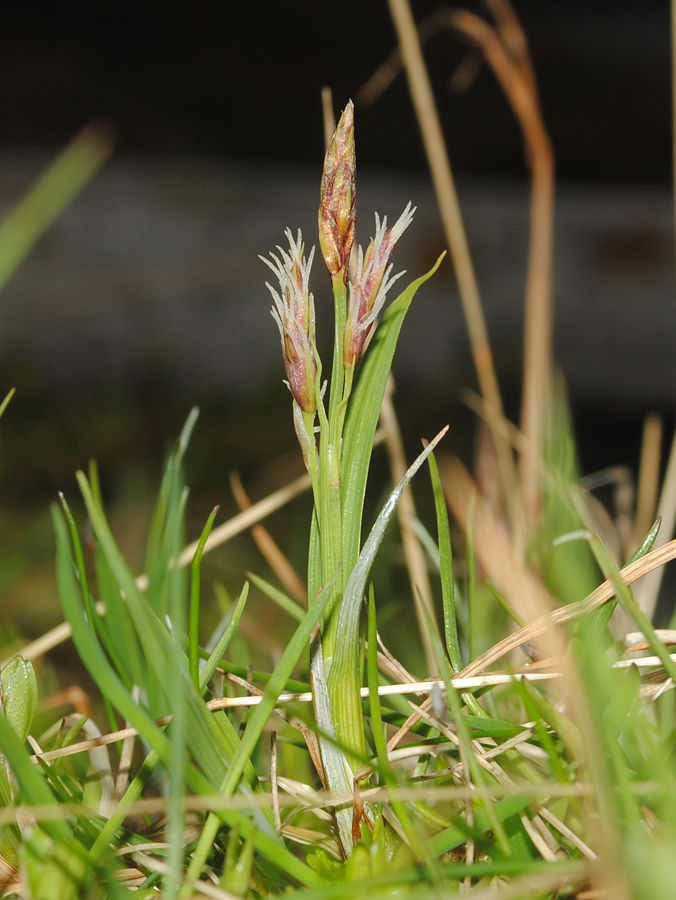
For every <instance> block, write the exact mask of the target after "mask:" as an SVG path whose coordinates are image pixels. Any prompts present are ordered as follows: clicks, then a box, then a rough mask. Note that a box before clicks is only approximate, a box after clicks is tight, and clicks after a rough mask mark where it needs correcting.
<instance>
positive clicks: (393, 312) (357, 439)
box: [341, 253, 445, 573]
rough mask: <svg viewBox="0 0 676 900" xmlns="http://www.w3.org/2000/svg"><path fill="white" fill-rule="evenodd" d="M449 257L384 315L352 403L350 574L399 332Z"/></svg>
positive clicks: (346, 496)
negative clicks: (418, 296)
mask: <svg viewBox="0 0 676 900" xmlns="http://www.w3.org/2000/svg"><path fill="white" fill-rule="evenodd" d="M444 256H445V253H442V255H441V256H440V257H439V259H438V260H437V261H436V263H435V264H434V265H433V266H432V268H431V269H430V270H429V272H427V274H426V275H422V276H421V277H420V278H417V279H416V280H415V281H413V282H411V284H409V286H408V287H407V288H406V290H405V291H403V293H401V294H400V295H399V296H398V297H397V299H396V300H394V302H393V303H391V304H390V306H389V307H388V308H387V310H386V311H385V314H384V315H383V318H382V320H381V322H380V324H379V325H378V328H377V330H376V333H375V335H374V336H373V340H372V341H371V346H370V347H369V349H368V352H367V353H366V356H365V357H364V360H363V362H362V364H361V371H360V373H359V379H358V381H357V384H356V386H355V388H354V390H353V392H352V397H351V398H350V405H349V408H348V412H347V418H346V421H345V430H344V432H343V450H342V453H343V457H342V472H341V478H342V485H341V494H342V496H341V502H342V510H343V566H344V567H345V572H346V573H349V572H351V571H352V568H353V566H354V564H355V563H356V561H357V557H358V556H359V543H360V537H361V521H362V509H363V505H364V494H365V492H366V478H367V475H368V469H369V463H370V461H371V451H372V448H373V437H374V435H375V433H376V427H377V425H378V418H379V416H380V405H381V403H382V399H383V395H384V393H385V386H386V384H387V377H388V375H389V374H390V369H391V367H392V359H393V357H394V351H395V349H396V346H397V340H398V339H399V332H400V330H401V326H402V324H403V321H404V318H405V316H406V313H407V312H408V308H409V306H410V305H411V302H412V300H413V298H414V297H415V295H416V293H417V291H418V288H420V287H421V286H422V285H423V284H424V283H425V282H426V281H427V280H428V278H431V277H432V275H434V273H435V272H436V270H437V269H438V268H439V265H440V263H441V260H442V259H443V258H444Z"/></svg>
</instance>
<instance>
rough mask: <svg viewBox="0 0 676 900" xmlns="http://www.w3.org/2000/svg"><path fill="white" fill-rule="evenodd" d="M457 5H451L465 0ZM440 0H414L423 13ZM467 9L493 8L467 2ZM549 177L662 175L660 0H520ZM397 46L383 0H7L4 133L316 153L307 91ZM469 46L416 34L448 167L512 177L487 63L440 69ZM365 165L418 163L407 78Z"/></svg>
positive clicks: (665, 76) (383, 102)
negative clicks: (101, 122)
mask: <svg viewBox="0 0 676 900" xmlns="http://www.w3.org/2000/svg"><path fill="white" fill-rule="evenodd" d="M460 5H462V4H460ZM448 7H449V4H446V3H443V2H439V0H416V2H415V3H414V4H413V9H414V13H415V16H416V19H417V20H418V21H421V20H423V19H425V18H426V17H428V16H430V15H432V14H433V13H435V12H436V11H438V10H439V9H442V8H448ZM466 7H467V8H469V9H473V10H474V11H476V12H478V13H480V14H485V15H488V13H487V9H486V8H485V7H484V5H483V4H482V3H480V2H472V0H469V2H468V3H467V4H466ZM514 8H515V10H516V12H517V15H518V16H519V18H520V20H521V22H522V25H523V27H524V29H525V32H526V35H527V36H528V39H529V42H530V48H531V53H532V56H533V59H534V63H535V69H536V72H537V76H538V81H539V86H540V92H541V96H542V106H543V109H544V112H545V118H546V121H547V125H548V127H549V129H550V133H551V136H552V139H553V142H554V145H555V148H556V154H557V164H558V173H559V177H560V178H561V179H562V180H569V179H574V180H576V181H593V182H604V183H622V184H624V183H632V184H653V185H654V184H660V185H666V184H668V183H669V181H670V171H671V167H670V133H671V125H670V121H671V117H670V88H669V84H670V51H669V34H670V25H669V4H668V3H667V2H666V0H546V2H541V0H516V3H515V4H514ZM394 45H395V36H394V31H393V28H392V25H391V22H390V18H389V15H388V10H387V6H386V4H385V3H384V2H383V0H370V2H363V0H342V2H341V3H340V4H333V5H331V4H323V3H314V2H307V0H306V2H303V0H299V2H296V3H287V4H277V3H269V2H249V3H246V4H244V3H223V2H220V0H207V2H205V0H192V2H176V0H174V2H165V3H160V2H152V0H148V2H145V3H142V4H138V3H132V2H129V0H127V2H125V0H117V2H114V3H113V2H107V0H101V2H99V3H95V4H92V3H86V2H74V0H64V2H62V3H59V4H58V5H47V6H45V5H44V4H41V3H35V2H30V0H27V2H24V3H21V4H11V5H8V6H7V7H6V8H5V10H4V12H3V28H2V33H1V35H0V103H1V108H2V117H1V119H0V141H1V142H2V144H3V145H5V146H6V145H16V144H32V145H39V146H50V147H53V148H56V147H59V146H60V145H61V144H63V143H64V142H65V141H67V140H69V139H70V137H72V135H73V133H74V132H75V131H76V130H78V129H79V128H81V127H82V125H83V124H85V123H86V122H88V121H90V120H91V119H95V118H105V119H107V120H108V121H110V122H111V123H112V124H113V125H114V127H115V128H116V129H117V132H118V136H119V150H120V152H122V153H124V152H134V153H144V154H145V153H167V152H171V153H184V154H199V155H203V154H207V155H210V156H214V157H216V158H219V159H222V158H235V159H249V160H260V161H268V162H269V161H274V162H280V161H284V162H291V163H296V164H297V163H307V164H309V165H316V163H317V159H318V158H320V157H321V154H322V150H323V138H322V128H321V112H320V91H321V88H322V87H323V86H324V85H330V86H331V87H332V88H333V92H334V97H335V100H336V104H338V105H341V106H342V105H344V103H345V101H346V100H347V98H348V97H350V96H353V95H354V94H355V93H356V92H357V90H358V88H359V87H360V86H361V85H362V84H363V83H364V82H365V81H366V80H367V79H368V78H369V76H370V75H371V74H372V73H373V71H374V69H375V68H376V66H377V65H378V64H379V63H380V62H382V61H383V60H384V59H385V58H386V57H387V55H388V54H389V53H390V52H391V50H392V49H393V47H394ZM465 51H466V48H465V47H464V46H463V44H462V43H460V42H458V41H457V40H456V39H454V38H453V37H452V36H450V35H449V34H447V33H444V34H440V35H439V36H437V37H436V38H434V39H433V40H432V41H431V42H430V43H429V45H428V48H427V51H426V53H427V59H428V63H429V66H430V72H431V75H432V78H433V80H434V82H435V85H436V89H437V100H438V102H439V105H440V112H441V115H442V118H443V121H444V126H445V129H446V135H447V138H448V142H449V148H450V153H451V157H452V159H453V162H454V165H455V168H456V170H457V172H458V173H459V174H473V175H478V176H486V175H492V176H495V175H500V176H520V175H522V173H523V154H522V146H521V138H520V135H519V132H518V129H517V127H516V125H515V123H514V119H513V117H512V115H511V113H510V110H509V109H508V108H507V107H506V104H505V102H504V100H503V97H502V95H501V93H500V90H499V88H498V87H497V85H496V83H495V80H494V78H493V76H492V75H491V73H490V71H489V70H488V69H487V68H486V67H483V69H482V70H481V71H480V72H479V73H478V76H477V78H476V80H475V82H474V84H473V85H472V88H471V90H470V91H468V92H467V93H466V94H464V95H463V96H457V95H453V94H452V93H451V92H450V91H449V90H447V85H448V82H449V80H450V77H451V76H452V74H453V72H454V70H455V69H456V67H457V66H458V64H459V63H460V61H461V60H462V58H463V57H464V55H465ZM358 129H359V160H360V164H361V165H362V166H367V167H372V166H376V167H379V168H382V167H391V168H397V169H410V170H415V171H418V172H424V171H425V169H426V166H425V159H424V155H423V152H422V148H421V145H420V141H419V139H418V137H417V128H416V123H415V119H414V116H413V113H412V110H411V105H410V103H409V99H408V92H407V88H406V84H405V81H404V79H403V77H400V78H399V79H398V80H397V81H396V83H395V84H394V85H393V86H392V88H391V89H390V90H389V91H388V92H387V93H386V94H385V95H384V96H383V97H382V98H381V99H380V100H379V101H378V102H377V103H376V104H375V105H374V106H373V107H372V108H371V109H369V110H368V111H364V112H362V114H361V115H360V116H359V121H358Z"/></svg>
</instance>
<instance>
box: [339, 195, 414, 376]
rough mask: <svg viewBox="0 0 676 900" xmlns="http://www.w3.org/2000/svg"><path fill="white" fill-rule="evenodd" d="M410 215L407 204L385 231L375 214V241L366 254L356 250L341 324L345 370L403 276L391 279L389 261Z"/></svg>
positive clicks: (355, 359)
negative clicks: (395, 285)
mask: <svg viewBox="0 0 676 900" xmlns="http://www.w3.org/2000/svg"><path fill="white" fill-rule="evenodd" d="M414 212H415V207H412V206H411V204H410V203H408V204H407V206H406V209H405V210H404V211H403V213H402V214H401V215H400V216H399V218H398V219H397V221H396V222H395V224H394V226H393V227H392V228H390V230H389V231H387V216H384V217H383V220H382V222H381V221H380V218H379V217H378V213H376V233H375V237H373V238H372V239H371V243H370V244H369V245H368V247H367V249H366V253H364V251H363V250H362V248H361V247H360V248H359V257H358V260H357V274H356V277H355V278H354V281H352V282H351V283H350V299H349V301H348V308H347V321H346V322H345V338H344V342H343V358H344V362H345V368H346V369H351V368H353V367H354V366H356V365H357V363H358V362H359V359H360V358H361V355H362V353H363V351H364V344H365V342H366V338H367V337H368V334H369V332H370V331H371V329H372V327H373V326H374V324H375V321H376V319H377V317H378V315H379V314H380V311H381V310H382V308H383V305H384V303H385V298H386V296H387V292H388V291H389V289H390V288H391V287H392V285H393V284H394V282H395V281H396V280H397V278H400V277H401V276H402V275H403V274H404V273H403V272H399V273H397V274H396V275H395V276H394V277H391V274H392V266H391V265H390V259H391V258H392V254H393V253H394V248H395V246H396V244H397V241H398V240H399V238H400V237H401V236H402V234H403V233H404V231H406V229H407V228H408V226H409V225H410V224H411V221H412V220H413V213H414Z"/></svg>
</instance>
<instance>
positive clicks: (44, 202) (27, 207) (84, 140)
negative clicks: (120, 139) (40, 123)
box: [0, 126, 112, 289]
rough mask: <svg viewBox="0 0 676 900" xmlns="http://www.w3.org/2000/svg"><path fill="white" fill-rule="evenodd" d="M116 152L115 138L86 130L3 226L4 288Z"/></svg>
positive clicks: (0, 280)
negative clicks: (45, 233) (38, 242)
mask: <svg viewBox="0 0 676 900" xmlns="http://www.w3.org/2000/svg"><path fill="white" fill-rule="evenodd" d="M111 151H112V141H111V135H110V134H109V133H108V132H107V131H106V130H104V129H102V128H97V127H94V126H90V127H88V128H85V129H84V131H82V132H81V133H80V134H79V135H78V136H77V137H76V138H75V140H73V141H72V143H71V144H69V145H68V147H66V149H65V150H64V151H63V152H62V153H61V155H60V156H59V157H57V159H56V160H55V161H54V162H53V163H52V164H51V165H50V166H49V167H48V168H47V169H46V171H45V172H44V173H43V174H42V175H41V176H40V178H39V179H38V181H37V182H36V183H35V184H34V185H33V187H32V188H31V190H30V191H29V192H28V194H27V195H26V196H25V197H24V198H23V199H22V200H20V201H19V203H17V204H16V206H15V207H14V208H13V209H12V211H11V212H10V213H9V215H8V216H7V217H6V218H5V220H4V222H3V223H2V224H1V225H0V289H2V288H3V287H4V286H5V284H7V282H8V281H9V279H10V277H11V276H12V274H13V273H14V272H15V271H16V269H17V268H18V267H19V266H20V265H21V263H22V262H23V261H24V259H25V258H26V256H27V255H28V254H29V253H30V251H31V249H32V247H33V246H34V245H35V243H36V242H37V241H38V240H39V239H40V237H41V236H42V235H43V234H44V232H45V231H46V230H47V229H48V228H49V227H50V226H51V225H52V224H53V222H54V221H55V220H56V219H57V218H58V216H60V215H61V213H62V212H63V211H64V209H65V208H66V207H67V206H68V204H69V203H70V202H71V201H72V200H73V199H74V198H75V197H76V196H77V195H78V194H79V192H80V191H81V190H82V188H83V187H85V185H86V184H87V183H88V182H89V181H90V180H91V178H92V177H93V176H94V174H95V173H96V172H97V171H98V169H99V168H100V167H101V165H102V164H103V163H104V162H105V160H106V159H107V158H108V156H109V155H110V153H111Z"/></svg>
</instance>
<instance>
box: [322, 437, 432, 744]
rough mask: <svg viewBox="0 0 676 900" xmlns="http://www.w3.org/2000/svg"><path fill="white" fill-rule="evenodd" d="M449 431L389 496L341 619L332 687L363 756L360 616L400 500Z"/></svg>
mask: <svg viewBox="0 0 676 900" xmlns="http://www.w3.org/2000/svg"><path fill="white" fill-rule="evenodd" d="M447 430H448V426H447V427H446V428H444V429H443V430H442V431H440V432H439V434H438V435H437V436H436V437H435V438H434V440H433V441H432V442H431V443H430V444H429V445H428V446H427V447H426V448H425V449H424V450H423V452H422V453H421V454H420V455H419V456H418V458H417V459H416V460H415V462H414V463H413V464H412V465H411V466H410V467H409V469H408V470H407V472H406V474H405V475H404V477H403V478H402V479H401V481H400V482H399V484H398V485H397V486H396V487H395V488H394V490H393V491H392V493H391V494H390V496H389V497H388V499H387V502H386V503H385V505H384V507H383V508H382V510H381V511H380V514H379V516H378V518H377V519H376V521H375V524H374V526H373V528H372V529H371V533H370V534H369V536H368V538H367V540H366V542H365V544H364V547H363V550H362V552H361V554H360V555H359V558H358V560H357V562H356V563H355V565H354V568H353V569H352V572H351V574H350V577H349V579H348V582H347V586H346V588H345V594H344V596H343V603H342V606H341V608H340V614H339V619H338V634H339V635H340V640H339V642H338V644H337V647H336V651H335V655H334V657H333V660H332V661H331V664H330V669H329V673H328V686H329V694H330V696H331V703H332V711H333V716H334V721H335V723H336V734H337V736H338V739H339V740H340V741H341V742H342V743H344V744H345V745H346V746H348V747H351V748H352V749H354V751H355V753H357V754H358V755H360V756H363V755H364V727H363V719H362V708H361V698H360V696H359V647H358V643H359V613H360V610H361V604H362V597H363V596H364V592H365V589H366V582H367V579H368V576H369V572H370V571H371V566H372V565H373V561H374V559H375V557H376V553H377V552H378V548H379V547H380V544H381V542H382V540H383V536H384V534H385V529H386V528H387V525H388V523H389V521H390V519H391V518H392V514H393V513H394V511H395V509H396V508H397V503H398V502H399V498H400V497H401V495H402V493H403V491H404V489H405V487H406V486H407V485H408V483H409V482H410V481H411V479H412V478H413V476H414V475H415V473H416V472H417V471H418V469H419V468H420V466H421V465H422V464H423V463H424V462H425V460H426V459H427V457H428V456H429V455H430V453H431V452H432V451H433V450H434V448H435V447H436V445H437V444H438V443H439V441H440V440H441V439H442V437H443V436H444V435H445V434H446V431H447ZM327 662H328V661H327Z"/></svg>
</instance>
